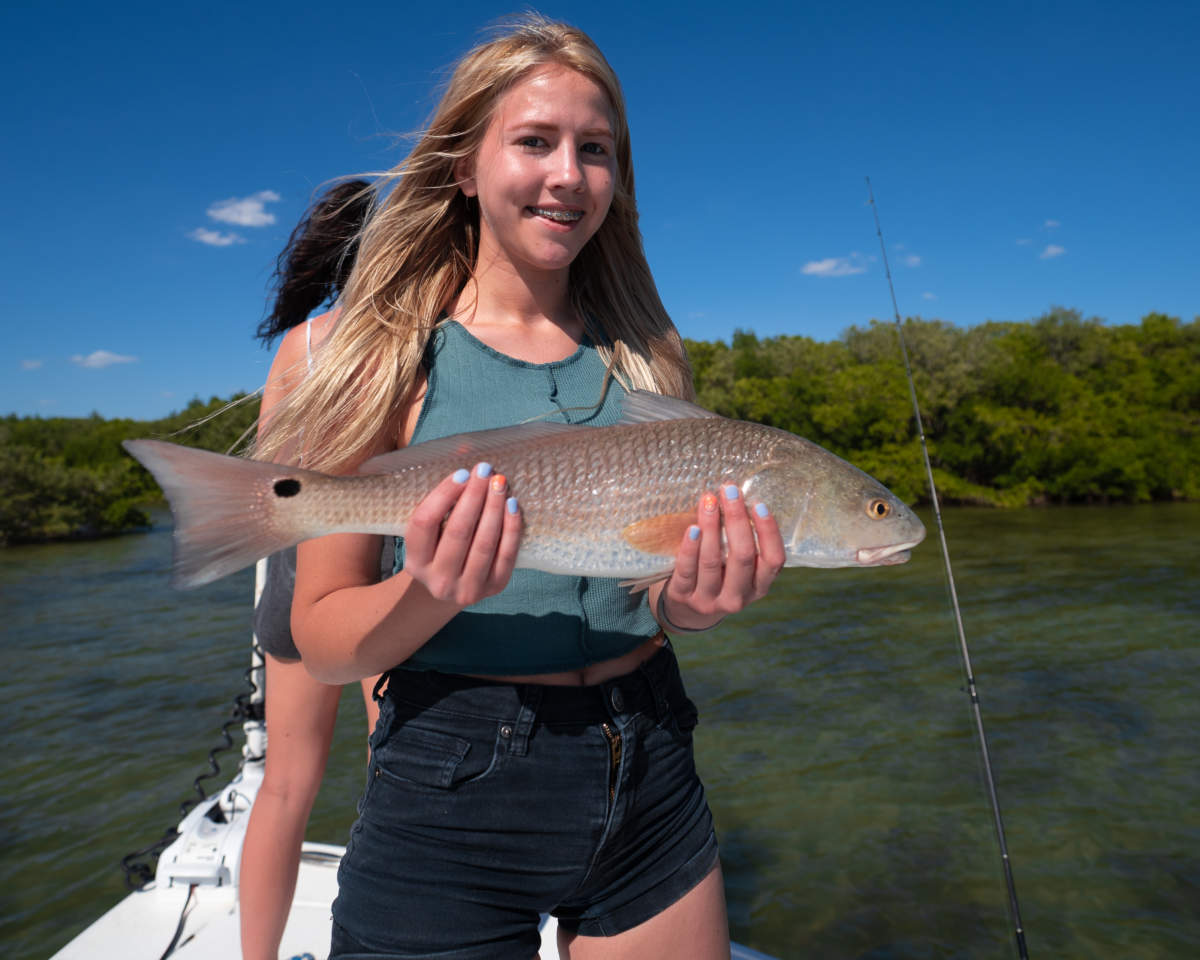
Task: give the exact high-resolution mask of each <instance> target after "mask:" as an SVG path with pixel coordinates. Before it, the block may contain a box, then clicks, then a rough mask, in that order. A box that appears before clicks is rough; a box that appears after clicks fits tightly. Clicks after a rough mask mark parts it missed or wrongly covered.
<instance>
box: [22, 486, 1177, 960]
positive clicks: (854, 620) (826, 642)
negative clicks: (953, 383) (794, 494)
mask: <svg viewBox="0 0 1200 960" xmlns="http://www.w3.org/2000/svg"><path fill="white" fill-rule="evenodd" d="M927 519H928V518H927ZM946 526H947V531H948V538H949V542H950V550H951V556H952V559H953V561H954V569H955V575H956V581H957V587H958V592H959V597H960V602H961V604H962V609H963V617H964V622H965V626H966V630H967V637H968V640H969V642H970V649H971V655H972V662H973V666H974V671H975V675H976V678H977V682H978V685H979V691H980V696H981V700H982V706H983V717H984V721H985V724H986V726H987V731H988V735H989V742H990V747H991V753H992V760H993V765H994V769H995V773H996V777H997V781H998V784H999V791H1000V800H1001V804H1002V807H1003V811H1004V818H1005V826H1006V828H1007V832H1008V842H1009V848H1010V853H1011V855H1012V861H1013V865H1014V871H1015V875H1016V883H1017V890H1018V894H1019V896H1020V904H1021V909H1022V912H1023V919H1024V922H1025V928H1026V930H1027V936H1028V942H1029V948H1030V953H1031V955H1032V956H1034V957H1048V956H1054V957H1089V958H1090V957H1097V956H1105V957H1121V958H1135V960H1150V958H1176V957H1186V956H1195V955H1198V954H1200V814H1197V812H1196V805H1197V797H1198V796H1200V762H1197V757H1196V755H1197V750H1196V747H1195V731H1196V730H1197V729H1200V697H1198V696H1197V679H1198V678H1200V669H1198V668H1200V646H1198V644H1197V637H1200V629H1198V628H1200V589H1198V588H1197V581H1198V580H1200V576H1198V575H1200V558H1198V552H1197V549H1196V543H1195V541H1196V537H1197V534H1200V505H1197V504H1171V505H1161V506H1150V507H1109V508H1099V507H1096V508H1059V509H1053V510H1026V511H1016V512H999V511H988V510H948V511H946ZM169 554H170V543H169V532H168V530H167V529H166V528H165V526H160V527H158V528H156V529H155V530H154V531H153V532H152V533H150V534H147V535H138V536H129V537H122V538H118V539H114V540H107V541H101V542H96V543H84V544H62V545H51V546H39V547H20V548H10V549H7V550H2V551H0V598H2V599H0V604H2V612H3V618H2V621H0V718H2V721H3V722H2V723H0V770H2V772H3V783H4V802H3V805H2V806H0V849H3V855H2V859H0V942H2V943H3V944H4V945H5V946H6V948H7V949H6V951H5V953H6V956H8V957H10V958H14V960H26V958H30V960H32V958H44V957H47V956H49V955H50V954H51V953H53V952H54V951H55V950H56V949H57V948H58V947H60V946H61V945H62V944H63V943H65V942H66V941H67V940H68V939H70V938H71V937H72V936H73V935H74V934H75V933H77V932H78V931H79V930H80V929H82V928H83V927H84V926H86V925H87V924H88V923H89V922H90V921H91V920H92V919H94V918H95V917H96V916H97V915H98V914H99V913H101V912H102V911H103V910H105V909H107V908H108V907H109V906H111V905H112V904H113V903H115V902H116V901H117V899H119V898H120V897H121V896H122V895H123V892H124V884H123V879H122V873H121V870H120V867H119V861H120V859H121V857H122V856H124V855H125V854H127V853H130V852H132V851H134V850H137V849H139V848H141V847H144V846H146V845H148V844H150V843H152V842H154V841H155V840H157V839H158V838H159V837H160V836H161V835H162V833H163V831H164V830H165V829H166V828H167V827H169V826H170V825H172V824H173V823H174V822H175V821H176V820H177V818H178V807H179V804H180V803H181V802H182V801H184V800H186V799H188V797H189V796H191V795H192V794H191V782H192V779H193V778H194V777H195V776H196V775H197V774H199V773H201V772H203V771H205V770H206V769H207V763H206V759H205V758H206V756H207V754H208V751H209V749H210V748H211V747H213V746H216V745H217V744H218V743H220V740H221V738H220V735H219V731H220V728H221V725H222V724H223V723H224V721H225V720H226V719H227V718H228V716H229V713H230V709H231V706H232V698H233V696H234V695H235V694H236V693H238V692H240V690H241V689H242V687H241V683H242V673H243V671H244V669H245V666H246V664H247V661H248V630H249V599H248V598H249V596H250V592H251V578H250V574H249V573H243V574H239V575H236V576H234V577H230V578H227V579H226V580H224V581H221V582H218V583H216V584H213V585H211V586H208V587H205V588H203V589H201V590H198V591H192V592H186V593H177V592H174V591H172V590H170V589H169V588H168V586H167V582H166V580H167V577H166V569H167V566H168V563H169ZM676 647H677V650H678V651H679V654H680V659H681V660H682V661H683V664H684V672H685V678H686V679H687V682H688V685H689V689H690V691H691V693H692V696H693V698H694V699H695V700H696V701H697V702H698V704H699V705H700V708H701V715H702V719H701V726H700V728H699V730H698V731H697V751H698V762H699V764H700V767H701V772H702V775H703V776H704V778H705V781H706V783H707V785H708V788H709V794H710V801H711V804H712V807H713V811H714V814H715V817H716V820H717V827H718V834H719V837H720V841H721V849H722V858H723V862H724V865H725V873H726V881H727V891H728V897H729V912H730V920H731V923H732V928H733V935H734V937H735V939H737V940H739V941H740V942H742V943H746V944H748V945H750V946H753V947H755V948H757V949H759V950H762V951H765V952H767V953H770V954H773V955H775V956H777V957H780V958H792V957H821V958H855V960H892V958H895V960H901V958H904V960H907V958H912V960H917V958H921V960H927V958H990V957H1009V956H1013V955H1015V951H1014V949H1013V946H1012V944H1013V937H1012V934H1011V928H1010V925H1009V918H1008V914H1007V910H1006V907H1005V903H1006V896H1005V890H1004V885H1003V879H1002V874H1001V869H1000V860H999V854H998V852H997V846H996V841H995V836H994V831H993V827H992V819H991V812H990V808H989V807H988V805H987V802H986V797H985V794H984V791H983V788H982V781H981V777H980V764H979V760H978V749H977V746H976V741H975V738H974V734H973V721H972V719H971V716H970V713H969V704H968V701H967V698H966V696H965V695H964V693H963V686H964V684H963V671H962V666H961V661H960V657H959V654H958V652H957V639H956V637H955V632H954V624H953V620H952V618H951V615H950V613H949V606H948V602H947V590H946V581H945V577H944V574H943V572H942V566H941V561H940V558H939V556H938V553H937V545H936V541H935V539H933V538H931V540H930V541H927V542H926V544H924V545H923V546H922V547H920V548H919V549H918V551H917V553H916V555H915V557H914V559H913V561H912V562H911V563H910V564H908V565H906V566H902V567H892V568H882V569H878V570H854V571H822V570H789V571H785V573H784V576H783V577H782V578H781V580H780V582H779V583H778V584H777V586H776V589H775V590H774V591H773V592H772V595H771V596H770V597H769V598H768V599H767V600H765V601H763V602H761V603H759V604H757V605H756V606H754V607H753V608H751V609H750V610H748V611H746V612H744V613H743V614H741V615H739V616H737V617H733V618H730V619H729V620H728V621H727V622H726V623H725V624H724V625H722V626H721V627H720V628H718V629H717V630H714V631H712V632H710V633H708V634H703V635H698V636H687V637H683V638H681V639H680V640H679V641H677V644H676ZM364 734H365V728H364V724H363V715H362V705H361V699H360V698H359V697H358V696H357V695H356V694H355V692H354V690H353V689H352V690H350V691H348V693H347V695H346V696H344V697H343V703H342V710H341V713H340V715H339V722H338V732H337V737H336V740H335V746H334V756H333V758H332V760H331V762H330V767H329V773H328V776H327V778H326V782H325V785H324V786H323V788H322V792H321V795H320V797H319V799H318V801H317V807H316V809H315V811H314V814H313V818H312V821H311V823H310V826H309V831H308V836H309V837H310V838H311V839H316V840H326V841H332V842H341V841H342V840H343V839H344V837H345V834H346V831H347V830H348V828H349V824H350V822H351V820H352V818H353V810H354V802H355V800H356V798H357V794H358V791H359V789H360V785H361V781H362V774H363V769H362V763H363V749H362V738H363V736H364ZM238 746H240V739H239V741H238ZM223 756H224V758H225V759H222V760H221V761H220V762H221V763H222V767H223V774H222V776H221V777H218V778H216V779H214V780H211V781H209V784H210V785H219V784H220V783H223V782H224V778H225V776H226V775H227V774H228V773H230V772H232V770H233V769H234V768H235V766H236V759H237V756H238V754H237V750H236V749H235V750H232V751H229V752H228V753H226V754H224V755H223Z"/></svg>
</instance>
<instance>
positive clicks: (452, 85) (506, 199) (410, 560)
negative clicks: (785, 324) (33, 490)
mask: <svg viewBox="0 0 1200 960" xmlns="http://www.w3.org/2000/svg"><path fill="white" fill-rule="evenodd" d="M377 186H379V187H380V188H381V192H382V190H384V189H389V188H390V192H388V193H387V195H386V197H384V198H383V199H382V201H381V203H380V205H379V206H378V207H377V209H376V211H375V212H374V213H373V214H372V216H371V217H370V219H369V220H368V222H367V224H366V226H365V228H364V231H363V235H362V241H361V245H360V248H359V254H358V257H357V259H356V260H355V264H354V269H353V271H352V273H351V276H350V278H349V280H348V282H347V286H346V290H345V292H344V294H343V298H342V309H341V313H340V314H339V316H338V318H337V321H336V323H335V324H334V325H333V328H332V330H331V332H330V334H329V336H328V338H327V339H326V340H325V342H324V343H322V345H321V347H320V349H318V350H317V352H316V362H315V365H314V368H313V371H312V373H311V374H310V375H309V376H308V377H306V378H304V379H303V380H302V381H301V382H299V383H298V384H297V385H296V386H295V389H294V390H293V391H292V392H291V393H290V394H289V395H288V396H287V397H286V399H285V400H283V401H281V402H280V404H279V405H278V406H277V407H276V408H275V410H274V412H273V415H272V417H271V419H270V420H269V421H268V422H267V424H266V427H267V429H266V430H265V432H264V435H263V440H262V444H261V448H260V453H259V455H260V456H265V457H272V458H273V457H277V456H279V455H280V452H281V451H284V450H286V449H287V448H288V445H289V444H290V445H295V444H298V443H299V444H301V445H302V448H303V457H304V462H305V466H312V467H315V468H317V469H320V470H325V471H334V472H344V473H349V472H353V471H354V470H356V469H357V468H358V466H359V465H360V464H362V463H363V462H364V461H365V460H366V459H367V458H369V457H372V456H374V455H377V454H382V453H385V452H387V451H390V450H394V449H398V448H402V447H411V449H409V450H407V451H406V455H407V456H414V457H419V456H420V445H421V443H423V442H426V441H430V440H434V439H436V438H438V437H442V436H446V435H449V434H455V433H460V432H463V431H475V430H483V429H488V428H493V427H499V426H504V425H508V424H513V423H516V422H519V421H522V420H526V419H528V418H531V417H540V416H545V415H546V414H547V413H548V412H553V413H554V415H555V418H556V419H560V420H566V421H568V422H574V423H580V424H585V425H589V426H603V425H605V424H610V423H613V422H615V421H616V420H617V419H618V418H619V417H620V410H621V398H622V397H623V396H624V394H625V391H626V390H627V389H631V388H640V389H643V390H650V391H655V392H658V393H664V394H671V395H674V396H676V397H681V398H689V397H691V396H692V385H691V374H690V369H689V366H688V363H687V359H686V357H685V355H684V351H683V346H682V342H681V340H680V337H679V334H678V332H677V331H676V329H675V327H674V326H673V325H672V323H671V321H670V318H669V317H668V316H667V314H666V311H665V310H664V308H663V306H662V303H661V301H660V300H659V297H658V294H657V291H656V289H655V286H654V281H653V279H652V277H651V274H650V270H649V267H648V265H647V263H646V259H645V255H644V253H643V250H642V244H641V237H640V234H639V232H638V225H637V208H636V204H635V201H634V182H633V166H632V159H631V152H630V141H629V132H628V127H627V124H626V114H625V106H624V102H623V98H622V93H621V89H620V86H619V83H618V81H617V78H616V76H615V75H614V73H613V71H612V69H611V67H610V66H609V65H608V63H607V62H606V61H605V59H604V57H603V55H602V54H601V53H600V51H599V50H598V49H597V47H596V46H595V44H594V43H593V42H592V40H591V39H590V38H589V37H588V36H587V35H586V34H584V33H582V32H581V31H579V30H577V29H574V28H572V27H569V26H567V25H564V24H559V23H552V22H549V21H547V20H544V19H541V18H539V17H536V16H531V17H530V18H528V19H526V20H525V21H523V22H522V23H520V24H519V25H518V26H516V27H515V28H513V29H511V30H509V31H508V32H506V33H504V34H502V35H499V36H497V37H496V38H495V39H493V40H491V41H489V42H486V43H483V44H481V45H480V46H478V47H476V48H475V49H474V50H472V51H470V52H469V53H468V54H466V55H465V56H464V57H463V58H462V60H460V61H459V63H458V65H457V67H456V69H455V71H454V73H453V76H452V78H451V80H450V82H449V85H448V87H447V89H446V92H445V94H444V95H443V97H442V99H441V102H440V104H439V106H438V107H437V109H436V111H435V113H434V116H433V118H432V121H431V123H430V125H429V128H428V129H427V130H426V131H425V132H424V134H423V135H422V136H421V137H420V139H419V140H418V142H417V143H416V146H415V147H414V149H413V150H412V152H411V153H410V154H409V155H408V157H407V158H406V159H405V160H404V161H403V162H402V163H401V164H400V165H399V166H398V167H396V168H395V169H394V170H393V171H391V172H390V174H388V175H387V176H386V177H384V178H383V179H382V180H381V182H379V183H378V184H377ZM581 429H586V426H585V427H581ZM466 457H467V455H466V454H464V463H463V465H462V467H463V468H462V469H460V470H458V471H456V472H455V473H454V474H453V475H451V476H449V477H446V478H445V479H444V480H443V481H442V482H440V483H439V484H438V485H437V486H436V487H435V488H434V489H433V490H432V491H431V492H430V493H429V494H428V495H427V496H426V497H425V499H424V500H423V501H422V502H421V504H420V505H418V507H417V509H416V510H415V511H414V513H413V514H412V516H411V518H410V519H409V521H408V524H407V528H406V530H407V532H406V536H405V539H404V541H403V543H402V545H401V546H402V549H400V548H398V549H397V571H398V572H397V573H396V574H395V575H394V576H392V577H391V578H389V579H387V580H383V581H382V582H381V581H380V579H379V571H378V569H377V564H376V560H377V558H378V555H379V549H380V538H379V537H373V536H366V535H349V534H340V535H333V536H327V537H323V538H320V539H318V540H313V541H309V542H306V543H302V544H301V545H300V548H299V551H298V567H297V576H296V592H295V599H294V601H293V608H292V628H293V630H294V631H295V636H296V643H297V646H298V647H299V648H300V650H301V651H302V653H303V655H304V665H305V666H306V667H307V669H309V670H310V671H312V673H313V674H314V675H315V676H316V677H318V678H319V679H321V680H323V681H325V682H328V683H342V682H348V681H351V680H355V679H358V678H361V677H364V676H368V675H371V674H374V673H377V672H381V671H386V678H387V689H386V693H385V694H383V695H381V696H380V698H379V699H380V701H381V713H380V719H379V723H378V725H377V726H376V729H375V733H374V734H373V735H372V737H371V761H370V765H369V770H368V777H367V787H366V790H365V791H364V794H363V797H362V799H361V801H360V805H359V814H360V815H359V818H358V820H357V821H356V823H355V825H354V827H353V829H352V831H351V834H350V837H349V841H348V844H347V850H346V854H345V856H344V858H343V860H342V864H341V868H340V870H339V893H338V897H337V899H336V901H335V903H334V907H333V920H334V923H333V933H332V947H331V952H330V956H331V957H342V958H348V957H354V958H358V957H369V956H387V957H401V956H403V957H429V956H436V957H439V958H443V960H445V958H455V960H476V958H477V960H482V958H487V960H510V958H511V960H530V958H531V957H534V956H535V955H536V953H537V949H538V944H539V935H538V930H537V924H538V915H539V913H542V912H550V913H553V914H555V915H556V916H557V917H558V919H559V948H560V951H561V952H562V955H563V956H564V957H570V958H572V960H588V958H593V957H606V958H615V957H655V958H658V960H664V958H665V960H670V958H679V960H685V958H686V960H708V958H718V957H728V956H729V949H730V947H729V933H728V925H727V919H726V914H725V901H724V892H723V885H722V879H721V872H720V867H719V863H718V856H717V845H716V839H715V836H714V833H713V825H712V818H711V815H710V813H709V810H708V806H707V803H706V801H705V799H704V790H703V787H702V785H701V784H700V782H699V779H698V777H697V775H696V770H695V765H694V762H693V756H692V728H693V727H694V726H695V723H696V709H695V707H694V705H693V704H692V702H691V701H690V700H689V699H688V697H687V695H686V693H685V692H684V689H683V685H682V681H681V679H680V676H679V670H678V666H677V663H676V660H675V656H674V653H673V651H672V650H671V646H670V643H669V642H668V641H667V639H666V636H665V634H664V632H663V631H664V630H665V631H666V632H667V633H672V634H673V633H686V632H688V631H693V630H703V629H706V628H708V627H710V626H713V625H715V624H716V623H717V622H718V621H719V620H720V619H721V617H723V616H724V615H725V614H728V613H732V612H735V611H737V610H740V609H742V608H743V607H744V606H746V604H748V603H750V602H751V601H753V600H755V599H757V598H759V597H761V596H763V595H764V594H765V593H766V591H767V589H768V587H769V586H770V584H771V582H772V580H773V579H774V577H775V576H776V574H777V573H778V571H779V569H780V568H781V566H782V564H783V561H784V552H783V544H782V541H781V539H780V536H779V531H778V528H777V527H776V525H775V521H774V519H773V517H772V515H771V514H770V512H769V510H768V509H767V507H766V506H765V505H763V504H749V505H748V504H746V503H745V502H744V501H743V499H742V496H741V492H740V491H739V490H738V488H737V487H734V486H727V487H725V488H724V489H723V490H721V491H720V494H719V495H717V494H715V493H707V494H705V495H704V496H703V497H702V498H701V499H700V501H699V504H698V509H697V516H696V522H695V523H694V524H693V525H691V526H690V528H689V529H688V531H687V533H686V534H685V535H684V536H683V537H682V538H681V542H680V544H679V548H678V553H677V557H676V566H675V570H674V572H673V574H672V575H671V576H670V578H669V579H666V580H665V581H664V582H660V583H657V584H655V585H653V586H652V587H651V588H650V589H649V590H648V591H644V592H631V591H629V590H628V589H626V588H623V587H621V586H620V585H619V584H618V583H617V582H616V581H614V580H608V579H602V578H581V577H565V576H551V575H548V574H544V573H540V572H537V571H531V570H525V569H521V570H515V572H514V565H515V559H516V554H517V545H518V542H519V540H520V535H521V508H520V504H519V503H518V498H519V497H520V495H521V491H520V489H512V490H510V489H509V487H508V482H507V480H506V478H505V477H503V476H500V475H497V474H495V473H493V471H492V468H491V467H490V465H489V464H487V463H486V462H475V463H473V462H471V461H468V460H467V459H466ZM475 459H478V460H480V461H482V460H483V459H484V458H483V457H481V456H480V457H477V458H475ZM596 479H597V482H604V480H605V478H604V477H600V476H598V477H597V478H596ZM723 537H724V539H725V541H726V543H727V550H725V551H723V546H722V538H723ZM756 542H757V548H756ZM723 556H724V560H723V559H722V558H723Z"/></svg>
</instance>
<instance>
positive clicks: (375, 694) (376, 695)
mask: <svg viewBox="0 0 1200 960" xmlns="http://www.w3.org/2000/svg"><path fill="white" fill-rule="evenodd" d="M391 673H392V672H391V671H390V670H385V671H384V672H383V673H381V674H380V675H379V679H378V680H376V681H375V689H374V690H372V691H371V699H372V700H374V701H375V702H376V703H383V694H382V693H380V691H381V690H382V689H383V687H384V684H386V683H387V682H388V677H389V676H391Z"/></svg>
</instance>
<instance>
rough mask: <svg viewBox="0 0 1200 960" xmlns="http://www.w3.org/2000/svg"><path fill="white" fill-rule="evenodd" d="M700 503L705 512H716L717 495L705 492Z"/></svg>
mask: <svg viewBox="0 0 1200 960" xmlns="http://www.w3.org/2000/svg"><path fill="white" fill-rule="evenodd" d="M700 504H701V506H702V507H704V512H705V513H716V512H717V495H716V494H715V493H706V494H705V495H704V499H703V500H701V501H700Z"/></svg>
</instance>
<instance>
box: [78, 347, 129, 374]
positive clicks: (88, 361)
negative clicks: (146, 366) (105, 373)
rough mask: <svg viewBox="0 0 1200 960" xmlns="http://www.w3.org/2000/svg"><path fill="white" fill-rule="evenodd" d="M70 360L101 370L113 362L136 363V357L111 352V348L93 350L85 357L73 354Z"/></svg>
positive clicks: (82, 365)
mask: <svg viewBox="0 0 1200 960" xmlns="http://www.w3.org/2000/svg"><path fill="white" fill-rule="evenodd" d="M71 362H72V363H74V364H78V365H79V366H81V367H90V368H91V369H93V370H101V369H103V368H104V367H111V366H112V365H113V364H114V363H137V357H127V356H124V355H123V354H120V353H113V352H112V351H111V350H94V351H93V352H91V353H89V354H88V355H87V356H86V357H84V356H81V355H80V354H78V353H77V354H75V355H74V356H73V357H71Z"/></svg>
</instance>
